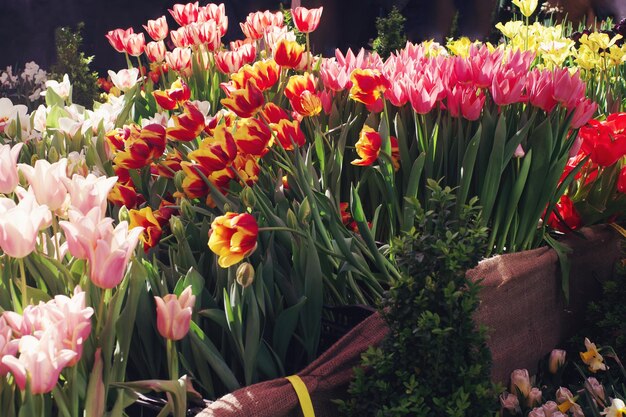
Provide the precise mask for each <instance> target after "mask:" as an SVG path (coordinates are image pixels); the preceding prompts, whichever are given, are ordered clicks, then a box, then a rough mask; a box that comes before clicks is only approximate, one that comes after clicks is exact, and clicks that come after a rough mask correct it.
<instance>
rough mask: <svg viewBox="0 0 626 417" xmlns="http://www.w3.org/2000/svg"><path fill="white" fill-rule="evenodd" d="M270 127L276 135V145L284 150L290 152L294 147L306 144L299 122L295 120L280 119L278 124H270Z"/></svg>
mask: <svg viewBox="0 0 626 417" xmlns="http://www.w3.org/2000/svg"><path fill="white" fill-rule="evenodd" d="M270 127H271V128H272V130H273V131H274V133H275V134H276V138H277V139H278V143H280V145H281V146H282V147H283V148H285V150H288V151H291V150H293V149H294V145H296V146H302V145H304V144H305V143H306V138H305V137H304V133H303V132H302V129H300V122H299V121H297V120H294V121H289V120H288V119H282V120H280V121H279V122H278V123H272V124H271V125H270Z"/></svg>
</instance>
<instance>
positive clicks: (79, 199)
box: [61, 174, 117, 215]
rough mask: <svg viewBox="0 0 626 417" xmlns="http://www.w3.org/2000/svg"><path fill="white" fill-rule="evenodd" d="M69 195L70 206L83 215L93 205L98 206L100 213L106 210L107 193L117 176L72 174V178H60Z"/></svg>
mask: <svg viewBox="0 0 626 417" xmlns="http://www.w3.org/2000/svg"><path fill="white" fill-rule="evenodd" d="M61 180H62V181H63V183H64V184H65V187H66V188H67V191H68V193H69V195H70V206H71V207H72V208H73V209H74V210H77V211H79V212H81V213H82V214H83V215H86V214H87V213H88V212H89V211H90V210H91V209H93V208H94V207H99V208H100V212H101V214H104V213H105V212H106V203H107V195H108V194H109V192H110V191H111V188H113V186H114V185H115V182H116V181H117V177H108V178H107V177H105V176H101V177H96V176H95V175H94V174H88V175H87V176H86V177H83V176H82V175H78V174H74V175H73V176H72V179H69V178H61Z"/></svg>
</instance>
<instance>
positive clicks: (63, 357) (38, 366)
mask: <svg viewBox="0 0 626 417" xmlns="http://www.w3.org/2000/svg"><path fill="white" fill-rule="evenodd" d="M55 336H56V335H55V332H54V329H50V330H48V331H46V332H44V334H43V335H42V337H41V339H37V338H36V337H34V336H23V337H22V338H21V339H20V344H19V351H20V355H19V357H18V358H16V357H15V356H4V357H3V358H2V363H3V364H4V365H5V366H7V367H8V368H9V370H10V371H11V373H12V374H13V377H14V378H15V382H16V383H17V386H18V387H19V388H20V389H21V390H24V389H25V388H26V380H27V379H29V381H30V390H31V393H32V394H35V395H36V394H46V393H48V392H50V391H52V390H53V389H54V387H55V386H56V385H57V382H58V380H59V376H60V374H61V371H62V370H63V368H65V367H66V366H67V365H68V364H69V363H70V362H71V361H72V360H73V359H74V358H75V357H76V355H77V353H76V352H74V351H72V350H69V349H58V348H57V346H56V340H55Z"/></svg>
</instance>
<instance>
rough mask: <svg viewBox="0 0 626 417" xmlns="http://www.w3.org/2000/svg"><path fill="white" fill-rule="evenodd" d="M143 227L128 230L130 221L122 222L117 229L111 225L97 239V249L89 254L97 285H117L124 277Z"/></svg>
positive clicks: (92, 277)
mask: <svg viewBox="0 0 626 417" xmlns="http://www.w3.org/2000/svg"><path fill="white" fill-rule="evenodd" d="M142 232H143V227H135V228H133V229H132V230H130V231H129V230H128V223H127V222H125V221H123V222H120V223H119V224H118V225H117V226H116V227H115V229H113V228H112V227H109V228H108V229H107V230H106V232H105V233H104V235H103V236H100V238H99V239H98V240H97V241H96V245H95V249H94V250H93V251H92V252H91V253H90V254H89V261H90V263H89V266H90V278H91V282H93V283H94V285H96V286H97V287H100V288H104V289H108V288H114V287H116V286H117V285H118V284H119V283H120V282H122V280H123V279H124V272H125V271H126V266H127V265H128V261H129V260H130V257H131V255H132V254H133V251H134V250H135V247H136V246H137V242H138V241H139V235H141V233H142Z"/></svg>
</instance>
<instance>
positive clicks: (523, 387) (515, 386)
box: [511, 369, 530, 397]
mask: <svg viewBox="0 0 626 417" xmlns="http://www.w3.org/2000/svg"><path fill="white" fill-rule="evenodd" d="M511 392H519V393H520V394H521V395H523V396H524V397H528V394H529V393H530V376H529V375H528V370H527V369H516V370H514V371H513V372H511Z"/></svg>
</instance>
